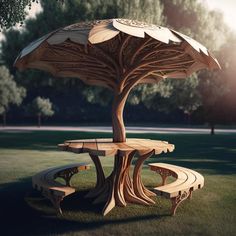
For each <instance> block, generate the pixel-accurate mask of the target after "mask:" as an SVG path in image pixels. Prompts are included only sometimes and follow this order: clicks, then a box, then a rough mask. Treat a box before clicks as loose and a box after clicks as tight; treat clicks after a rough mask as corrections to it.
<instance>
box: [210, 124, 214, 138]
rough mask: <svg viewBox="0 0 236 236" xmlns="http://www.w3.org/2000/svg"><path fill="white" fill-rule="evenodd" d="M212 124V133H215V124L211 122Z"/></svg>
mask: <svg viewBox="0 0 236 236" xmlns="http://www.w3.org/2000/svg"><path fill="white" fill-rule="evenodd" d="M210 126H211V135H214V134H215V124H214V123H211V124H210Z"/></svg>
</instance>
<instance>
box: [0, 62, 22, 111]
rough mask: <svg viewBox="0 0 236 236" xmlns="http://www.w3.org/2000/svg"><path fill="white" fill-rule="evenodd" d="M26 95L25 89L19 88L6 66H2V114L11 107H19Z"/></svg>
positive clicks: (0, 89)
mask: <svg viewBox="0 0 236 236" xmlns="http://www.w3.org/2000/svg"><path fill="white" fill-rule="evenodd" d="M25 95H26V90H25V89H24V88H23V87H20V86H17V84H16V82H15V81H14V79H13V76H12V75H11V74H10V73H9V71H8V69H7V68H6V67H5V66H0V114H4V113H6V112H7V111H8V109H9V106H10V105H13V104H15V105H17V106H19V105H20V104H21V102H22V100H23V98H24V97H25Z"/></svg>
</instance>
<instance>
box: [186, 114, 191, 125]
mask: <svg viewBox="0 0 236 236" xmlns="http://www.w3.org/2000/svg"><path fill="white" fill-rule="evenodd" d="M191 118H192V114H191V112H188V113H187V122H188V125H190V124H191Z"/></svg>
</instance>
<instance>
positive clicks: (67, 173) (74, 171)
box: [57, 167, 79, 186]
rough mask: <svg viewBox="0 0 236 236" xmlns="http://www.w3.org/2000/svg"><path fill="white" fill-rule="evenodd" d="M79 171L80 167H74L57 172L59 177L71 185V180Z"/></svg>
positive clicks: (67, 184)
mask: <svg viewBox="0 0 236 236" xmlns="http://www.w3.org/2000/svg"><path fill="white" fill-rule="evenodd" d="M78 172H79V170H78V168H77V167H75V168H72V169H68V170H64V171H61V172H60V173H58V174H57V177H60V178H62V179H64V180H65V182H66V186H70V180H71V178H72V176H73V175H74V174H77V173H78Z"/></svg>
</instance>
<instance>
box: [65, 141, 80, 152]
mask: <svg viewBox="0 0 236 236" xmlns="http://www.w3.org/2000/svg"><path fill="white" fill-rule="evenodd" d="M68 150H69V151H71V152H74V153H82V152H83V143H70V144H69V146H68Z"/></svg>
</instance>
